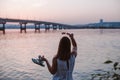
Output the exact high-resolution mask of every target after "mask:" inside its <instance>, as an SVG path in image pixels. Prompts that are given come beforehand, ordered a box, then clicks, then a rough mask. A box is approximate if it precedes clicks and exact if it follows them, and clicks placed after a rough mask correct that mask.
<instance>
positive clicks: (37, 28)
mask: <svg viewBox="0 0 120 80" xmlns="http://www.w3.org/2000/svg"><path fill="white" fill-rule="evenodd" d="M37 30H38V31H39V33H40V24H36V23H35V33H36V32H37Z"/></svg>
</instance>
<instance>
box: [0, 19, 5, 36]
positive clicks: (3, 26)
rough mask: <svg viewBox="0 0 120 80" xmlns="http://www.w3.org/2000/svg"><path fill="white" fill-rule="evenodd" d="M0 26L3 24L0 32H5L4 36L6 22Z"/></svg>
mask: <svg viewBox="0 0 120 80" xmlns="http://www.w3.org/2000/svg"><path fill="white" fill-rule="evenodd" d="M0 24H2V27H0V31H3V34H5V24H6V22H5V21H2V22H0Z"/></svg>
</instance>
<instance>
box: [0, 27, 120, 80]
mask: <svg viewBox="0 0 120 80" xmlns="http://www.w3.org/2000/svg"><path fill="white" fill-rule="evenodd" d="M63 31H67V32H72V33H74V34H75V38H76V41H77V44H78V56H77V58H76V65H75V68H74V72H73V77H74V80H90V79H91V73H94V72H100V71H102V70H108V69H111V67H110V65H105V64H103V63H104V61H106V60H109V59H110V60H113V61H120V54H119V53H120V35H119V34H120V29H114V30H113V29H105V30H103V31H102V32H101V30H99V29H83V30H82V29H81V30H61V31H56V32H53V31H50V32H47V33H45V32H44V31H42V32H41V33H34V32H33V30H28V32H27V33H26V34H25V33H22V34H20V33H19V31H18V30H6V34H5V35H3V34H2V32H0V80H51V79H52V75H51V74H50V73H49V72H48V70H47V68H46V66H45V67H41V66H38V65H36V64H33V63H32V61H31V58H33V57H37V56H38V55H39V54H40V55H45V56H46V57H47V58H48V60H49V61H50V62H51V61H52V57H53V56H54V55H55V54H56V52H57V48H58V43H59V40H60V38H61V37H62V35H61V32H63Z"/></svg>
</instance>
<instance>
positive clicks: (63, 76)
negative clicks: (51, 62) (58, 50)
mask: <svg viewBox="0 0 120 80" xmlns="http://www.w3.org/2000/svg"><path fill="white" fill-rule="evenodd" d="M68 63H69V65H68V66H69V68H68V66H67V61H63V60H60V59H57V72H56V73H55V75H54V76H53V80H73V78H72V72H73V69H74V64H75V56H74V55H71V56H70V59H69V60H68Z"/></svg>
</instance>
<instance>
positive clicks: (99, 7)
mask: <svg viewBox="0 0 120 80" xmlns="http://www.w3.org/2000/svg"><path fill="white" fill-rule="evenodd" d="M0 17H2V18H6V17H7V18H19V19H35V20H42V21H50V22H59V23H65V24H86V23H94V22H98V21H99V20H100V19H104V21H108V22H110V21H119V22H120V0H0Z"/></svg>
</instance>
